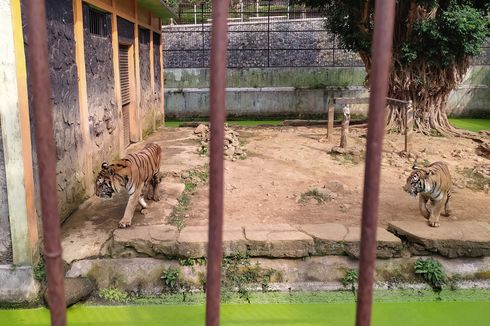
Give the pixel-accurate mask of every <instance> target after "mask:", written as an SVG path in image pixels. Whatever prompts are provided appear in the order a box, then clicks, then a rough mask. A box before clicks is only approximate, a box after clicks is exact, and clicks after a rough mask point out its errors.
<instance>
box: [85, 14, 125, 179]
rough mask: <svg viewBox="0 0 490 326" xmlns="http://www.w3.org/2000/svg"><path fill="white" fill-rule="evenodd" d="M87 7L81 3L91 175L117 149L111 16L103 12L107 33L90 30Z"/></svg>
mask: <svg viewBox="0 0 490 326" xmlns="http://www.w3.org/2000/svg"><path fill="white" fill-rule="evenodd" d="M88 10H89V7H88V6H87V5H84V7H83V20H84V31H83V34H84V46H85V71H86V78H87V98H88V115H89V117H88V119H89V130H90V141H91V146H90V147H91V151H92V153H93V154H94V155H93V158H94V159H93V171H92V173H93V175H94V176H95V175H96V174H97V173H98V172H99V171H100V166H101V164H102V162H103V161H110V160H112V159H113V157H114V156H115V155H116V153H118V152H119V137H118V130H117V126H118V123H117V122H118V113H117V106H116V101H115V93H114V66H113V64H114V63H113V54H112V35H111V33H110V31H111V16H110V15H106V16H105V20H106V24H107V30H108V31H109V33H108V34H107V35H105V36H104V35H96V34H92V33H91V32H90V30H89V28H88V26H89V23H88V16H89V15H88Z"/></svg>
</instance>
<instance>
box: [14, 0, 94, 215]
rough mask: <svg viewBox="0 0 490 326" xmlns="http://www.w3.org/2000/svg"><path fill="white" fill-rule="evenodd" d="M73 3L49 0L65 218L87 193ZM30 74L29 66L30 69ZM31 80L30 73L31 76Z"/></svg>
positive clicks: (59, 179) (51, 63) (59, 173)
mask: <svg viewBox="0 0 490 326" xmlns="http://www.w3.org/2000/svg"><path fill="white" fill-rule="evenodd" d="M25 1H26V0H22V2H21V4H22V22H23V31H24V43H25V44H24V45H25V52H26V63H27V66H28V68H29V65H30V63H29V60H28V52H29V40H28V38H27V19H26V10H25V9H26V8H25ZM72 5H73V2H72V1H71V0H60V1H58V0H47V1H46V12H47V30H48V42H49V44H50V45H51V46H49V47H48V60H49V75H50V80H51V92H52V98H53V123H54V137H55V142H56V158H57V167H56V178H57V184H58V202H59V210H60V214H61V218H62V219H63V218H65V217H67V216H68V214H69V213H70V212H71V211H72V210H73V209H74V208H75V207H77V206H78V205H79V204H80V203H81V202H82V200H83V198H84V196H85V189H84V187H83V182H82V180H83V169H82V162H83V156H82V153H81V152H80V150H81V144H82V136H81V130H80V109H79V105H78V73H77V67H76V61H75V37H74V23H73V7H72ZM27 72H28V74H29V69H27ZM27 77H28V78H27V79H28V81H29V80H30V78H29V75H28V76H27ZM28 91H29V111H30V116H31V117H32V116H33V112H32V110H33V106H32V94H31V85H30V84H28ZM34 123H35V121H33V120H32V119H31V142H32V150H33V168H34V183H35V189H36V193H39V182H38V164H37V155H36V144H35V137H34V135H35V134H34ZM36 209H37V211H38V215H39V212H40V199H39V196H36Z"/></svg>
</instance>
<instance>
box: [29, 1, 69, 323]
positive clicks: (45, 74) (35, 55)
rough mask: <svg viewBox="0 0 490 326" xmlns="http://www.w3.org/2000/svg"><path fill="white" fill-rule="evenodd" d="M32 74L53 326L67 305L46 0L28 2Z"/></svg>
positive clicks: (61, 317) (64, 318)
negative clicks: (58, 197)
mask: <svg viewBox="0 0 490 326" xmlns="http://www.w3.org/2000/svg"><path fill="white" fill-rule="evenodd" d="M26 5H27V7H26V11H27V27H28V39H29V51H28V52H29V71H30V78H31V85H32V98H33V100H32V105H33V110H32V111H33V112H34V125H35V134H36V135H35V136H36V138H35V139H36V147H37V156H38V164H39V186H40V190H41V212H42V220H43V223H42V224H43V240H44V258H45V260H46V270H47V274H48V301H49V309H50V311H51V325H55V326H63V325H66V305H65V296H64V285H63V261H62V259H61V242H60V233H61V232H60V219H59V216H58V201H57V193H56V159H55V144H54V137H53V109H52V106H51V84H50V80H49V67H48V36H47V30H46V7H45V2H44V1H26Z"/></svg>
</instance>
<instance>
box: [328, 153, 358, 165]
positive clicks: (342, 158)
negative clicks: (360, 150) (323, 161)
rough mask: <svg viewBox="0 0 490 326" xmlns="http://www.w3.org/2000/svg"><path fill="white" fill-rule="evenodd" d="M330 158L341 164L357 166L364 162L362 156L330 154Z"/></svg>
mask: <svg viewBox="0 0 490 326" xmlns="http://www.w3.org/2000/svg"><path fill="white" fill-rule="evenodd" d="M330 156H331V157H332V158H333V159H334V160H336V161H337V162H339V164H342V165H344V164H352V165H357V164H359V163H361V162H362V161H363V158H362V156H360V155H352V154H350V153H345V154H339V153H330Z"/></svg>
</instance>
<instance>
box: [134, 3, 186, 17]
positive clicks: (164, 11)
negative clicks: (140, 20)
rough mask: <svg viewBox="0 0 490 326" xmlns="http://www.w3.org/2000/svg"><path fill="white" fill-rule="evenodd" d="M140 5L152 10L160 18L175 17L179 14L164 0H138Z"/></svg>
mask: <svg viewBox="0 0 490 326" xmlns="http://www.w3.org/2000/svg"><path fill="white" fill-rule="evenodd" d="M137 2H138V5H139V6H141V7H143V8H146V9H148V10H150V11H151V12H152V13H154V14H155V15H157V16H158V17H160V18H174V19H176V18H177V16H176V15H175V13H174V12H173V11H172V10H171V9H170V8H169V7H168V5H167V4H165V3H164V2H163V1H162V0H137Z"/></svg>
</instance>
